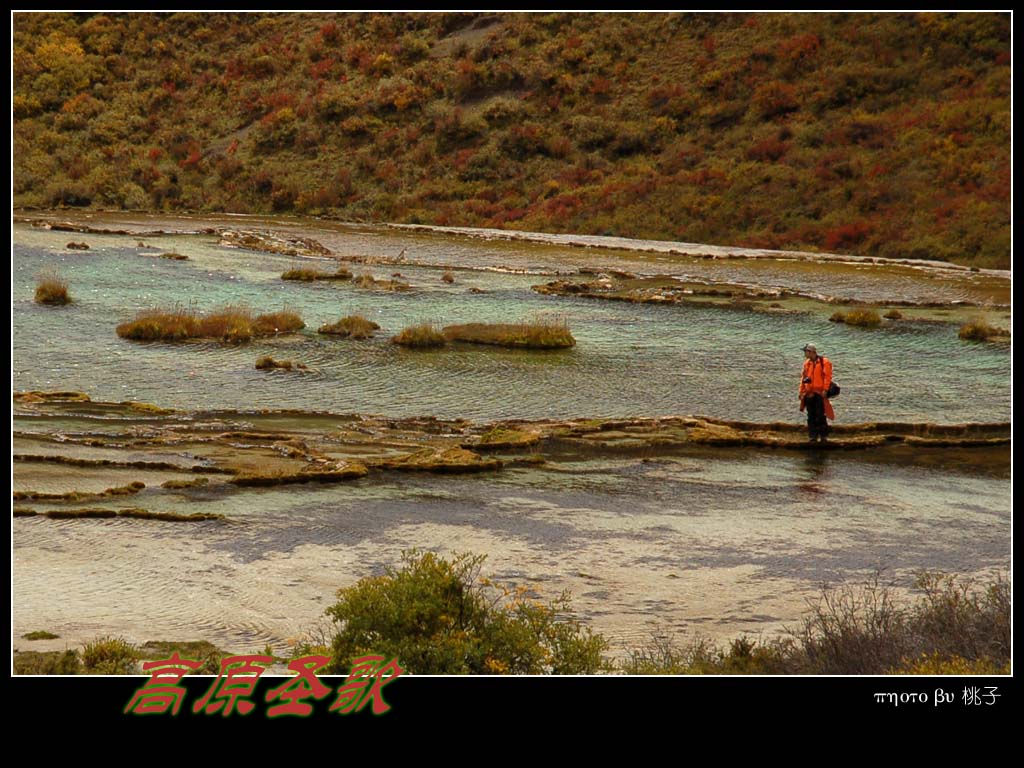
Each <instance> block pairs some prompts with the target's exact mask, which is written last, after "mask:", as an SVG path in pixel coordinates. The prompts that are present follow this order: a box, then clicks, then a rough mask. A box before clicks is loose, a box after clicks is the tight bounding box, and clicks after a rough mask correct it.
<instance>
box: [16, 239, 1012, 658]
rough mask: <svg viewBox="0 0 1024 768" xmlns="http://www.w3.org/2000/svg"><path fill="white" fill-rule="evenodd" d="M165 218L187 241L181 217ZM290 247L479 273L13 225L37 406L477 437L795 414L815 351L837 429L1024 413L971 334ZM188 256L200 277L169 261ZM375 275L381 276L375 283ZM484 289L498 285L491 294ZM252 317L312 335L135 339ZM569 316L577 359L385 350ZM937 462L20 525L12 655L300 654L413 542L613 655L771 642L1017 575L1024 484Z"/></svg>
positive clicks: (764, 456)
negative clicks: (897, 588)
mask: <svg viewBox="0 0 1024 768" xmlns="http://www.w3.org/2000/svg"><path fill="white" fill-rule="evenodd" d="M168 223H169V224H172V225H180V226H182V227H185V226H193V225H192V224H189V223H188V222H186V221H185V220H177V219H176V220H171V221H169V222H168V221H166V220H165V221H163V222H162V224H163V225H167V224H168ZM196 226H197V225H196ZM282 226H284V227H285V228H289V229H290V230H292V231H294V232H298V233H301V234H305V235H307V236H312V237H315V238H317V239H320V240H322V241H323V242H325V243H326V244H327V245H329V247H331V248H332V249H333V250H335V251H336V252H337V253H341V254H344V253H358V254H366V255H374V254H382V255H391V256H395V255H397V253H398V252H399V251H401V249H402V248H407V249H409V252H410V254H411V255H412V256H414V257H415V258H417V259H418V260H420V261H423V262H430V263H435V264H449V265H461V266H471V267H474V268H477V271H468V270H459V271H457V272H456V283H455V284H454V285H451V286H449V285H445V284H444V283H442V282H441V279H440V277H441V270H440V269H439V268H423V267H408V266H401V267H397V268H396V267H370V268H367V269H366V270H365V271H370V272H372V273H373V274H375V275H376V276H378V277H387V276H389V275H390V273H391V272H393V271H395V269H398V270H400V271H401V272H402V274H403V275H404V276H405V277H406V279H407V280H409V281H410V282H411V283H412V284H413V285H415V286H416V287H417V289H418V290H417V291H416V292H415V293H413V294H410V295H402V294H387V293H373V292H364V291H359V290H357V289H355V288H353V287H351V286H350V285H347V284H345V283H339V284H313V285H309V284H295V283H284V282H282V281H281V280H280V279H279V276H280V273H281V272H282V271H284V270H285V269H287V268H289V267H291V266H293V264H295V263H296V262H297V260H295V259H291V258H288V257H280V256H273V255H269V254H263V253H253V252H247V251H242V250H238V249H231V248H223V247H220V246H218V245H216V243H215V240H214V239H213V238H211V237H185V236H169V237H159V238H149V237H146V238H144V239H145V240H146V241H147V242H148V243H150V244H151V245H153V246H156V247H153V248H150V249H140V248H138V247H136V245H135V243H136V238H133V237H113V236H99V235H85V236H79V235H69V234H68V233H58V232H46V231H40V230H33V229H30V228H28V227H22V226H20V225H19V226H17V227H15V237H14V248H13V266H12V273H13V289H12V315H13V363H12V377H13V386H14V388H15V389H16V390H25V389H50V390H54V389H76V390H83V391H85V392H88V393H89V394H90V395H91V396H92V397H93V398H94V399H97V400H116V401H120V400H127V399H132V400H143V401H149V402H153V403H156V404H159V405H164V406H172V407H176V408H182V409H187V410H210V409H226V410H229V411H230V410H234V409H243V410H244V409H256V408H295V409H305V410H318V411H332V412H338V413H347V412H361V413H384V414H391V415H395V416H409V415H436V416H440V417H469V418H473V419H479V420H488V419H499V418H509V417H524V418H542V417H555V416H564V417H598V416H625V415H647V416H652V415H665V414H682V413H694V414H708V415H712V416H722V417H731V418H742V419H749V420H771V421H775V420H792V421H793V422H798V421H799V420H800V414H799V413H798V411H797V409H796V397H795V390H796V380H797V377H798V375H799V371H800V364H801V360H802V353H801V352H800V347H801V346H802V345H803V344H804V343H806V342H807V341H813V342H815V343H817V344H818V346H819V349H821V350H822V351H823V352H824V353H825V354H826V355H828V356H829V357H830V358H831V359H832V361H833V363H834V365H835V375H836V378H837V380H838V381H839V382H840V383H841V384H842V385H843V389H844V391H843V394H842V396H841V398H840V399H839V400H837V402H836V410H837V412H838V416H839V419H840V421H841V422H847V423H850V422H857V421H876V420H896V421H934V422H941V423H955V422H965V421H1004V420H1008V419H1009V417H1010V393H1009V386H1010V384H1009V381H1010V353H1009V350H1008V349H1007V348H1006V347H998V346H989V345H981V344H970V343H966V342H961V341H960V340H959V339H957V338H956V328H955V326H953V325H924V324H905V325H900V326H897V327H895V328H884V329H880V330H877V331H862V330H859V329H855V328H848V327H845V326H841V325H834V324H831V323H828V322H827V321H825V320H824V319H822V318H820V317H817V318H813V317H809V316H808V317H805V316H789V317H769V316H764V315H757V314H752V313H746V312H740V311H730V310H721V309H713V308H699V307H698V308H694V307H685V306H651V305H634V304H626V303H616V302H599V301H588V300H581V299H563V298H556V297H544V296H540V295H538V294H536V293H535V292H533V291H531V290H530V286H531V285H533V284H535V283H538V282H544V281H547V280H549V279H551V278H550V277H548V276H546V275H533V276H531V275H518V274H505V273H498V272H486V271H479V269H480V268H496V267H499V266H508V267H511V268H514V269H520V270H522V269H530V270H534V271H536V272H551V271H552V270H555V269H558V268H562V267H566V266H567V265H568V267H569V270H568V271H573V270H575V269H577V268H578V267H580V266H585V265H600V266H601V267H602V268H606V267H608V266H612V267H623V268H629V265H630V264H631V262H630V259H631V258H632V256H630V255H628V254H608V253H604V252H590V251H583V250H581V249H570V248H564V247H556V246H551V245H535V244H522V243H487V242H472V241H466V240H463V239H459V238H453V237H446V236H440V235H420V234H417V235H411V234H407V233H394V232H389V231H387V230H383V229H381V228H372V227H367V228H359V227H340V226H334V227H331V228H330V229H329V231H328V230H324V231H320V230H316V231H314V230H308V231H307V230H303V231H301V232H299V227H298V225H297V224H296V223H295V222H294V221H289V222H282ZM71 239H73V240H82V239H84V240H86V241H87V242H89V243H90V245H91V246H92V249H91V250H90V251H87V252H70V251H67V250H65V249H64V244H65V243H66V242H67V241H68V240H71ZM168 250H178V251H180V252H182V253H185V254H187V255H189V256H190V257H191V260H190V261H188V262H170V261H165V260H160V259H157V258H154V256H155V254H158V253H160V252H163V251H168ZM143 254H148V256H147V255H143ZM634 256H635V255H634ZM637 258H638V259H639V257H637ZM655 262H658V263H655ZM303 263H308V260H303ZM624 264H625V265H626V266H625V267H624ZM666 264H667V265H669V266H673V267H679V269H678V270H677V273H679V274H691V273H694V274H693V276H697V277H700V278H706V279H729V280H741V281H746V282H752V283H758V284H766V285H771V286H775V287H787V286H789V287H794V288H797V289H801V290H809V291H821V292H825V291H826V289H827V290H828V291H830V292H833V293H836V292H838V293H841V294H843V295H849V296H852V297H860V298H872V297H875V298H877V297H880V296H890V295H891V296H892V297H898V298H906V299H910V300H920V301H928V300H944V301H954V300H977V299H978V298H979V295H977V293H976V292H975V291H976V289H975V287H972V286H974V284H973V283H971V282H970V279H968V281H967V282H956V281H949V280H946V279H939V278H936V277H934V276H928V275H918V274H914V273H911V272H893V271H884V270H880V271H871V270H863V269H861V268H857V269H853V268H847V267H841V266H840V267H835V266H833V267H829V268H827V269H825V268H814V269H807V270H805V269H803V268H801V269H799V270H794V269H790V268H789V267H788V266H787V265H784V264H779V265H760V264H759V265H750V264H742V263H732V262H729V263H722V264H719V263H695V262H693V261H689V262H686V263H685V264H681V263H679V262H678V260H672V259H667V258H666V259H662V258H661V257H657V258H655V259H653V260H648V261H646V262H643V263H641V262H639V261H638V262H637V265H638V266H639V267H645V268H650V269H652V270H654V271H673V270H671V269H664V267H665V265H666ZM637 265H634V266H637ZM652 265H653V266H652ZM46 266H59V268H60V270H61V272H62V274H63V275H64V276H65V277H66V278H68V279H69V280H70V283H71V292H72V294H73V296H74V297H75V299H76V303H75V304H74V305H73V306H71V307H68V308H50V307H40V306H38V305H36V304H35V303H34V302H33V301H32V293H33V290H34V284H35V279H34V278H35V275H36V273H37V272H38V271H39V270H40V269H41V268H43V267H46ZM325 267H326V268H330V265H329V264H327V265H325ZM354 271H355V272H356V273H359V272H361V271H364V270H363V269H361V268H360V267H359V266H358V265H356V266H355V267H354ZM473 286H475V287H478V288H481V289H484V290H486V291H488V293H484V294H472V293H469V292H468V289H469V288H470V287H473ZM887 291H891V292H892V293H891V294H890V293H887ZM229 302H236V303H237V302H247V303H249V304H251V305H252V306H253V307H254V308H257V309H259V310H261V311H271V310H276V309H280V308H282V307H284V306H287V307H290V308H292V309H295V310H297V311H299V312H300V313H301V314H302V316H303V317H304V318H305V320H306V323H307V325H308V326H309V328H308V329H307V330H306V331H305V332H303V333H302V334H300V335H297V336H292V337H287V338H279V339H274V340H268V341H260V342H258V343H253V344H250V345H246V346H224V345H220V344H215V343H190V344H184V345H170V344H159V343H156V344H139V343H134V342H128V341H124V340H121V339H119V338H117V336H116V334H115V332H114V328H115V326H116V325H117V323H119V322H121V321H123V320H127V319H130V318H131V317H132V316H133V315H134V314H135V312H136V311H138V310H139V309H142V308H149V307H154V306H172V305H174V304H181V305H187V304H189V303H194V304H195V305H197V306H198V307H199V308H200V309H204V310H205V309H210V308H214V307H216V306H219V305H221V304H224V303H229ZM351 313H362V314H364V315H366V316H367V317H370V318H372V319H374V320H376V321H377V322H378V323H380V324H381V325H382V326H383V331H382V332H381V334H380V337H379V338H378V339H376V340H373V341H368V342H348V341H344V340H337V339H332V338H330V337H321V336H318V335H317V334H316V333H315V328H316V327H318V326H319V325H321V324H323V323H325V322H329V321H334V320H336V319H338V318H339V317H341V316H343V315H346V314H351ZM548 314H555V315H559V316H563V317H565V318H566V319H567V320H568V322H569V324H570V326H571V328H572V330H573V333H574V334H575V336H576V338H577V341H578V345H577V347H576V348H574V349H572V350H567V351H557V352H546V353H531V352H522V351H510V350H500V349H490V348H483V347H481V348H477V347H457V348H450V349H448V350H445V351H441V352H414V351H408V350H401V349H398V348H395V347H394V346H393V345H391V344H389V343H388V341H387V338H388V337H389V336H390V335H392V334H394V333H397V332H398V331H399V330H401V328H403V327H404V326H406V325H410V324H412V323H416V322H420V321H423V320H433V321H436V322H439V323H442V324H447V323H457V322H471V321H480V320H495V321H498V320H502V321H517V320H521V319H528V318H530V317H532V316H536V315H541V316H543V315H548ZM267 353H269V354H273V355H274V356H275V357H279V358H280V357H287V358H293V359H296V360H300V361H302V362H305V363H307V364H308V365H310V366H311V367H312V368H314V369H315V372H314V373H311V374H308V375H301V376H300V375H287V374H264V373H261V372H257V371H256V370H254V368H253V363H254V361H255V359H256V357H257V356H259V355H261V354H267ZM18 418H19V420H18V424H17V429H18V430H20V431H24V432H36V431H43V432H48V433H53V432H63V433H72V432H78V433H81V432H83V431H84V432H88V431H99V432H104V433H110V434H117V433H119V432H120V431H123V430H126V429H127V430H131V429H135V428H137V427H139V426H140V425H142V424H144V422H145V419H111V420H107V421H101V420H97V419H79V418H73V417H45V418H28V417H22V416H19V417H18ZM209 418H211V419H218V420H219V419H220V418H221V416H219V415H217V414H213V415H210V416H209ZM223 418H225V419H227V420H229V421H231V420H234V419H235V417H234V416H232V415H230V414H228V415H223ZM32 450H36V449H32ZM941 456H943V458H942V459H936V460H935V461H934V462H932V463H931V464H928V463H927V462H924V461H921V462H919V463H918V464H915V465H914V466H895V465H892V464H877V463H873V462H872V461H871V457H870V456H869V455H864V456H845V455H842V454H839V453H836V454H817V455H815V454H806V455H800V456H793V455H788V454H779V453H773V452H748V451H728V450H724V451H719V452H716V453H715V454H714V455H713V456H708V455H695V456H692V457H690V456H686V455H681V456H676V457H671V458H665V459H658V460H655V461H648V462H645V461H642V460H639V459H632V458H624V459H621V460H607V459H601V460H588V461H580V462H575V463H565V464H561V465H559V467H558V469H557V470H551V469H548V470H540V469H514V470H506V471H503V472H501V473H497V474H493V475H482V476H476V477H458V478H451V477H430V476H409V475H399V474H394V475H386V476H384V477H377V478H374V479H372V480H371V479H367V480H361V481H357V482H353V483H347V484H343V485H339V486H325V487H307V486H298V487H291V486H289V487H286V488H280V489H266V490H253V491H246V492H244V493H240V492H237V491H232V490H230V489H226V488H222V489H195V490H191V491H185V492H168V491H164V490H161V489H159V488H158V487H153V484H150V486H151V487H148V488H147V489H145V490H144V491H143V492H142V493H140V494H138V495H137V496H135V497H132V501H131V504H132V505H135V504H138V505H139V506H142V507H144V508H147V509H150V510H153V511H161V510H172V511H177V512H200V511H202V512H217V513H222V514H224V515H226V516H227V518H228V519H227V520H226V521H217V522H206V523H197V524H175V523H161V522H154V521H139V520H126V519H117V520H78V521H61V520H49V519H45V518H18V519H15V520H14V521H13V526H14V552H13V558H14V563H13V579H14V601H13V606H12V614H13V621H14V627H13V635H14V638H15V644H16V645H19V646H21V647H22V648H27V647H29V646H28V644H26V643H25V642H23V641H19V640H18V636H19V635H20V633H22V632H26V631H29V630H34V629H40V628H45V629H48V630H50V631H55V632H57V633H59V634H61V635H62V638H61V639H60V640H57V641H52V643H54V644H55V645H53V647H54V648H58V647H60V648H62V647H65V645H74V644H76V643H79V642H82V641H85V640H89V639H91V638H94V637H97V636H100V635H108V634H109V635H121V636H124V637H126V638H128V639H129V640H132V641H134V642H143V641H145V640H150V639H156V638H159V639H168V638H171V639H182V640H185V639H207V640H210V641H212V642H215V643H217V644H219V645H221V646H222V647H225V648H227V649H229V650H232V651H247V650H252V649H253V648H257V647H262V646H263V645H264V644H265V643H267V642H271V643H274V644H275V646H277V647H278V648H279V649H281V648H282V646H283V645H284V644H285V643H286V642H287V640H288V639H289V638H292V637H295V636H296V635H298V634H299V633H301V632H302V631H304V630H307V629H309V628H310V627H311V626H312V625H314V624H315V623H316V622H317V620H318V617H320V616H322V614H323V609H324V608H325V607H326V606H327V605H330V604H331V602H332V601H333V596H334V593H335V590H337V589H338V588H339V587H343V586H347V585H349V584H352V583H354V582H355V581H356V580H357V579H358V578H360V577H362V576H366V575H369V574H374V573H380V572H381V571H382V569H383V568H384V567H385V566H387V565H395V564H397V563H398V562H399V559H400V554H401V551H402V550H403V549H408V548H410V547H423V548H428V549H434V550H437V551H440V552H443V553H446V554H450V553H454V552H462V551H471V552H478V553H486V554H488V561H487V568H486V571H487V573H488V574H489V575H492V576H494V577H496V578H497V579H499V580H507V581H511V582H516V583H521V584H526V585H528V586H530V588H531V589H533V590H535V591H536V592H537V593H539V594H541V595H542V596H552V595H555V594H558V593H559V592H560V591H561V590H562V589H569V590H571V591H572V592H573V594H574V601H573V605H574V606H575V607H576V610H577V611H578V612H579V615H580V616H581V617H583V618H584V619H585V620H586V621H587V622H588V623H590V624H591V625H592V626H593V627H594V628H595V629H597V630H598V631H601V632H604V633H605V634H606V635H608V636H609V638H610V639H611V640H612V642H613V650H614V651H615V652H617V653H620V654H621V653H624V652H626V651H628V649H630V648H635V647H638V646H639V645H641V644H643V643H644V642H645V641H647V640H649V639H650V636H651V635H652V634H653V633H656V632H657V633H678V634H680V635H683V636H689V637H692V636H694V635H698V634H699V635H705V636H710V637H712V638H714V639H716V640H727V639H730V638H733V637H736V636H737V635H739V634H740V633H742V632H751V631H752V632H762V631H763V632H767V633H772V632H775V631H778V630H779V629H780V628H781V627H783V626H787V625H788V626H793V625H795V624H796V623H797V622H798V619H799V617H800V616H801V615H802V614H803V612H804V611H805V610H806V602H805V601H806V600H807V599H809V598H813V597H814V596H815V595H816V594H817V591H818V588H819V586H820V584H821V583H822V582H824V581H828V582H830V583H834V584H835V583H850V582H854V581H858V580H862V579H864V578H866V577H868V576H869V575H870V574H871V573H872V572H874V571H875V570H877V569H884V570H885V572H886V573H887V574H889V575H890V576H891V577H892V578H893V579H894V580H895V581H896V582H897V583H898V584H900V585H901V586H903V587H906V586H909V584H910V583H911V581H912V573H913V572H914V571H915V570H917V569H921V568H930V569H942V570H946V571H953V572H961V573H984V574H988V573H991V572H993V571H999V570H1002V569H1005V568H1006V567H1008V563H1009V551H1010V547H1009V539H1010V522H1011V512H1010V507H1011V502H1010V480H1009V477H1008V476H1007V472H1006V471H1003V470H993V471H988V472H987V474H982V473H980V472H979V470H978V469H977V468H970V469H969V468H967V467H965V466H960V465H959V464H958V463H957V461H956V458H955V457H953V456H952V455H949V456H946V454H941ZM16 466H23V465H16ZM83 472H84V470H83ZM110 505H111V506H121V505H122V504H120V503H119V502H110ZM31 647H33V648H39V647H42V646H39V645H36V644H32V645H31Z"/></svg>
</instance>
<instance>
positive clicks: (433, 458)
mask: <svg viewBox="0 0 1024 768" xmlns="http://www.w3.org/2000/svg"><path fill="white" fill-rule="evenodd" d="M378 466H380V467H381V468H382V469H396V470H402V471H407V472H434V473H437V474H464V473H472V472H489V471H491V470H495V469H501V466H502V462H501V461H499V460H498V459H485V458H483V457H482V456H480V454H478V453H474V452H473V451H470V450H467V449H465V448H424V449H423V450H420V451H417V452H415V453H411V454H407V455H405V456H399V457H396V458H391V459H383V460H381V461H380V462H379V464H378Z"/></svg>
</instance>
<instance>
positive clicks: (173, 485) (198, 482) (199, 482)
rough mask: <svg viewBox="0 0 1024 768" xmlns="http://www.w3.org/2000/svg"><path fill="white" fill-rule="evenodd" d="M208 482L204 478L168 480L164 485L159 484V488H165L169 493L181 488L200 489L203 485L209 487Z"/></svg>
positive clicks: (207, 479)
mask: <svg viewBox="0 0 1024 768" xmlns="http://www.w3.org/2000/svg"><path fill="white" fill-rule="evenodd" d="M209 483H210V480H209V478H206V477H197V478H195V479H194V480H168V481H167V482H166V483H161V484H160V487H161V488H166V489H167V490H169V491H177V490H181V489H183V488H201V487H202V486H204V485H209Z"/></svg>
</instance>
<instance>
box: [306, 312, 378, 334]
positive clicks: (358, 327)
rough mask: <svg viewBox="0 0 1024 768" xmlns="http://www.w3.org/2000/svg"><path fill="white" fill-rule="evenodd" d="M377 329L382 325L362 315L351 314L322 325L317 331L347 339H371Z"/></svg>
mask: <svg viewBox="0 0 1024 768" xmlns="http://www.w3.org/2000/svg"><path fill="white" fill-rule="evenodd" d="M377 330H380V326H379V325H377V323H375V322H373V321H372V320H367V319H366V318H365V317H363V316H362V315H349V316H348V317H343V318H341V320H339V321H338V322H336V323H328V324H327V325H322V326H320V329H319V330H318V331H317V333H326V334H330V335H332V336H341V337H342V338H346V339H369V338H370V337H372V336H373V332H374V331H377Z"/></svg>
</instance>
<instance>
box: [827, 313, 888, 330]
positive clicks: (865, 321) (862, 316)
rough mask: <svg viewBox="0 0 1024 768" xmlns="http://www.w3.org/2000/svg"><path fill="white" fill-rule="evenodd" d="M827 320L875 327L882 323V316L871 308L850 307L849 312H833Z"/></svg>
mask: <svg viewBox="0 0 1024 768" xmlns="http://www.w3.org/2000/svg"><path fill="white" fill-rule="evenodd" d="M829 322H832V323H846V325H854V326H857V327H858V328H877V327H878V326H880V325H881V324H882V317H881V315H879V314H878V313H877V312H875V311H874V310H873V309H852V310H850V311H849V312H835V313H834V314H833V315H832V317H830V318H829Z"/></svg>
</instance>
